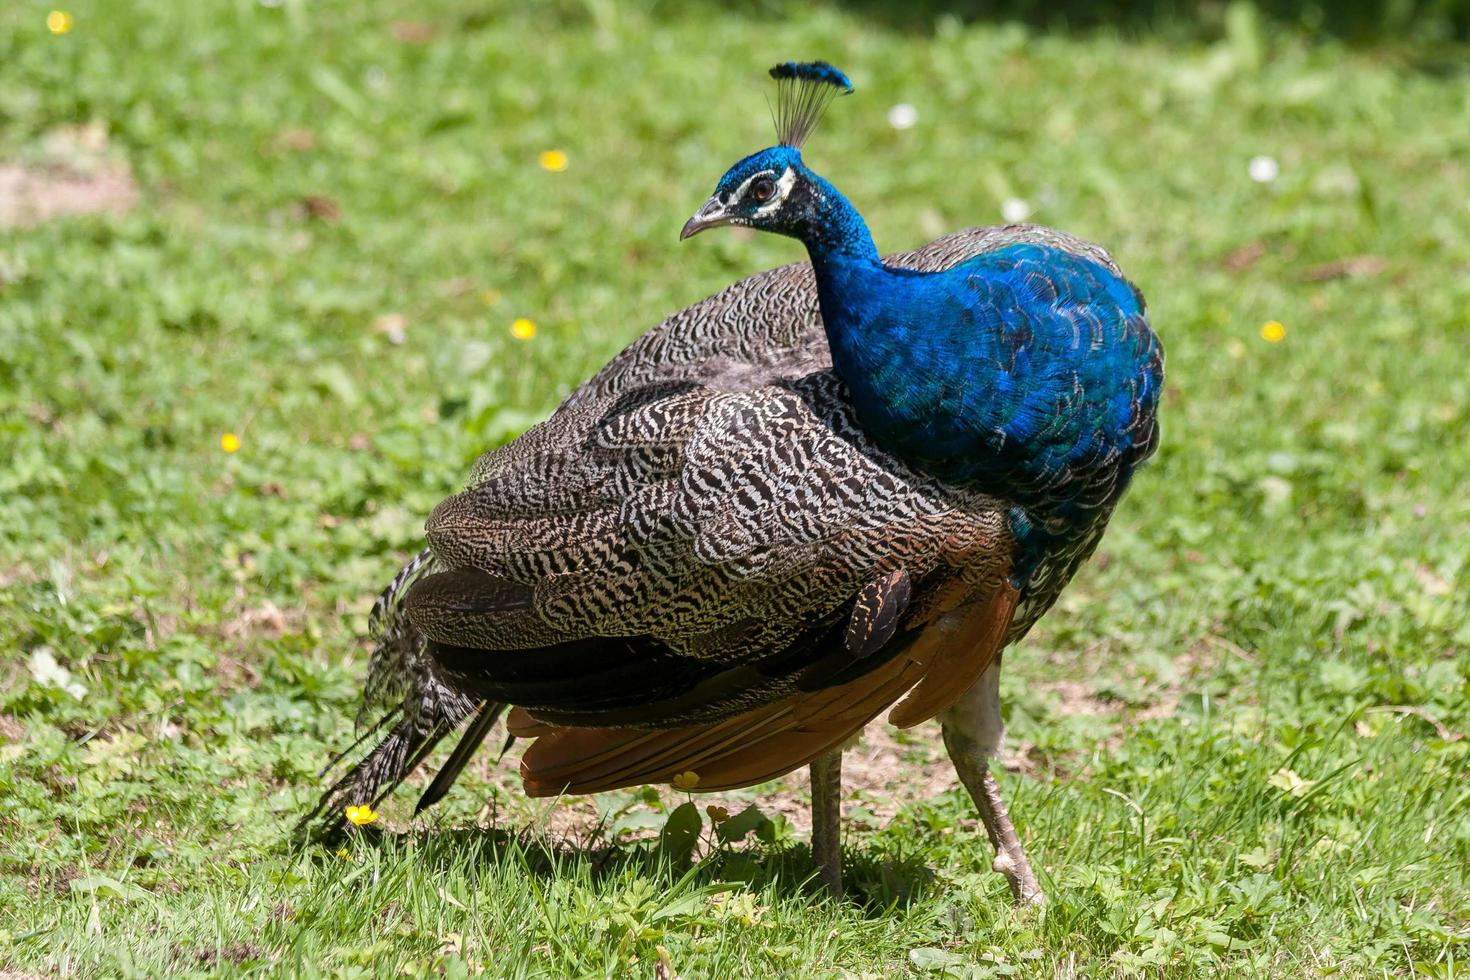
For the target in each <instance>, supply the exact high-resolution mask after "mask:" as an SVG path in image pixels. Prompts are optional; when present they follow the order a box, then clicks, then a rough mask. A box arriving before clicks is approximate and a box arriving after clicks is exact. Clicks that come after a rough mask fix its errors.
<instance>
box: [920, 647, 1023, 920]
mask: <svg viewBox="0 0 1470 980" xmlns="http://www.w3.org/2000/svg"><path fill="white" fill-rule="evenodd" d="M940 721H941V722H942V724H943V726H944V746H945V748H947V749H948V750H949V758H950V761H951V762H953V763H954V768H955V771H956V772H957V773H959V777H960V782H962V783H964V784H965V788H966V789H967V790H969V791H970V797H971V798H972V799H973V800H974V801H975V806H976V807H978V808H979V810H980V820H981V821H982V822H983V823H984V824H985V833H986V835H987V836H988V837H989V838H990V844H991V846H992V847H994V848H995V861H994V862H993V863H992V864H991V867H992V868H994V869H995V870H996V871H998V872H1000V873H1001V874H1003V875H1005V877H1006V881H1007V882H1009V883H1010V886H1011V894H1012V896H1014V898H1015V900H1016V904H1017V905H1025V904H1031V905H1041V904H1043V903H1044V902H1045V901H1046V895H1045V894H1044V893H1043V892H1042V890H1041V885H1040V884H1039V883H1038V882H1037V880H1036V875H1035V874H1033V873H1032V871H1031V862H1030V861H1027V860H1026V852H1025V851H1024V850H1022V849H1021V839H1020V838H1019V837H1017V836H1016V828H1015V826H1014V825H1012V823H1011V816H1010V814H1009V813H1008V812H1007V810H1006V803H1005V800H1003V799H1001V795H1000V786H999V785H998V784H997V783H996V781H995V775H994V773H992V772H991V771H990V760H991V759H993V758H995V757H996V756H997V755H999V754H1000V743H1001V738H1002V737H1003V736H1004V734H1005V725H1004V723H1003V722H1002V721H1001V718H1000V658H999V657H996V659H995V662H994V663H992V664H991V665H990V667H989V668H987V669H986V671H985V673H984V674H982V675H980V679H979V680H978V681H976V682H975V686H974V687H972V688H970V690H968V691H966V692H965V694H964V696H962V697H961V698H960V700H959V701H957V702H956V703H955V704H954V706H953V707H951V708H950V709H949V710H947V711H945V712H944V714H943V715H941V716H940Z"/></svg>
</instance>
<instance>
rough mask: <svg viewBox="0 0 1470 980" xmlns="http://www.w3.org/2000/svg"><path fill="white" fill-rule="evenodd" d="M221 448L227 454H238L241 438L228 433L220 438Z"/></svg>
mask: <svg viewBox="0 0 1470 980" xmlns="http://www.w3.org/2000/svg"><path fill="white" fill-rule="evenodd" d="M219 447H220V448H221V449H223V450H224V451H225V452H227V453H237V452H239V451H240V437H239V436H237V435H235V434H234V433H233V432H226V433H225V434H224V435H222V436H220V437H219Z"/></svg>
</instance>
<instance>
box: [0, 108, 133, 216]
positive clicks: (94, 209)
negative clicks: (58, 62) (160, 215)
mask: <svg viewBox="0 0 1470 980" xmlns="http://www.w3.org/2000/svg"><path fill="white" fill-rule="evenodd" d="M32 155H33V156H34V159H28V160H23V161H0V228H33V227H35V226H36V225H40V224H44V223H45V222H47V221H53V220H55V219H57V218H63V217H68V216H71V215H81V214H123V213H125V212H127V211H130V210H132V208H134V207H136V206H137V203H138V185H137V183H136V182H135V181H134V180H133V173H132V170H131V168H129V167H128V165H127V161H126V160H124V159H122V157H121V156H120V155H119V154H117V153H116V152H114V151H113V150H112V148H111V146H110V144H109V141H108V138H107V127H106V125H105V124H103V123H101V122H92V123H88V124H86V125H84V126H66V127H62V128H60V129H56V130H53V131H52V132H50V133H48V134H47V135H46V136H45V137H44V138H43V139H42V141H41V144H40V146H39V147H38V148H37V150H36V152H35V153H34V154H32Z"/></svg>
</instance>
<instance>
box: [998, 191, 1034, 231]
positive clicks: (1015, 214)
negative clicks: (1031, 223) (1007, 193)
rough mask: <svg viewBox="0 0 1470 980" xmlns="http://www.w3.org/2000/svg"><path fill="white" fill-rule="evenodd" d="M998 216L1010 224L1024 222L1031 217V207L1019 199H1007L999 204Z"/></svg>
mask: <svg viewBox="0 0 1470 980" xmlns="http://www.w3.org/2000/svg"><path fill="white" fill-rule="evenodd" d="M1000 216H1001V217H1002V218H1004V219H1005V220H1006V221H1007V222H1009V223H1010V224H1015V223H1016V222H1018V221H1025V220H1026V219H1027V218H1029V217H1031V205H1029V204H1027V203H1026V202H1025V201H1023V200H1021V199H1020V198H1019V197H1008V198H1006V199H1005V200H1004V201H1001V202H1000Z"/></svg>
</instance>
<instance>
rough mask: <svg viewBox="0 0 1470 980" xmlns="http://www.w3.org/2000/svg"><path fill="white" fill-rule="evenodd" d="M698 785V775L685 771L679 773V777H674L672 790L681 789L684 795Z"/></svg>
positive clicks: (691, 771)
mask: <svg viewBox="0 0 1470 980" xmlns="http://www.w3.org/2000/svg"><path fill="white" fill-rule="evenodd" d="M698 785H699V773H697V772H694V771H693V770H686V771H684V772H681V773H679V775H677V776H675V777H674V780H673V787H674V789H681V790H683V791H684V792H686V793H687V792H689V791H690V790H691V789H693V788H694V787H696V786H698Z"/></svg>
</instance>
